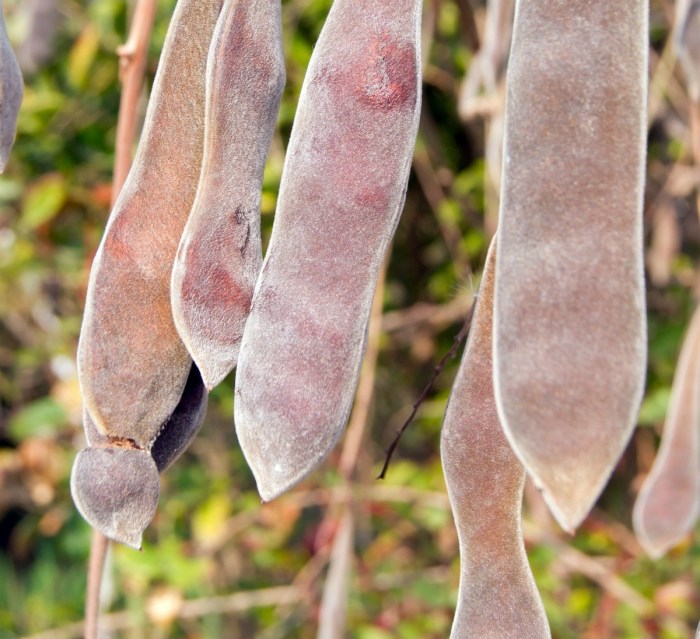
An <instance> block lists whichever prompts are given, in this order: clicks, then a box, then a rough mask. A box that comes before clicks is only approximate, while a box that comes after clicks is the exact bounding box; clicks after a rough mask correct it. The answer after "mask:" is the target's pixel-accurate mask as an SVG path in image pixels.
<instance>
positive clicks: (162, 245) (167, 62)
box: [71, 0, 221, 547]
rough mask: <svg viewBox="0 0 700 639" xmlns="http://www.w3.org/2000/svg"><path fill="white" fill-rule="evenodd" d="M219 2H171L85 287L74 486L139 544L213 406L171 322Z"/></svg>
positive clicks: (112, 533) (88, 513)
mask: <svg viewBox="0 0 700 639" xmlns="http://www.w3.org/2000/svg"><path fill="white" fill-rule="evenodd" d="M220 9H221V2H220V0H212V1H210V2H200V1H198V0H180V2H179V3H178V5H177V7H176V9H175V13H174V15H173V18H172V20H171V23H170V27H169V29H168V35H167V37H166V42H165V46H164V48H163V53H162V56H161V61H160V64H159V67H158V73H157V75H156V79H155V82H154V86H153V91H152V96H151V100H150V103H149V108H148V111H147V115H146V122H145V125H144V130H143V133H142V137H141V142H140V144H139V149H138V152H137V156H136V158H135V160H134V164H133V167H132V170H131V172H130V173H129V176H128V178H127V181H126V183H125V185H124V187H123V189H122V191H121V193H120V196H119V198H118V199H117V201H116V203H115V206H114V210H113V211H112V215H111V216H110V219H109V222H108V224H107V229H106V231H105V235H104V237H103V239H102V243H101V244H100V248H99V250H98V253H97V256H96V257H95V261H94V264H93V268H92V271H91V274H90V281H89V284H88V294H87V301H86V308H85V317H84V320H83V327H82V331H81V335H80V343H79V347H78V372H79V377H80V384H81V388H82V393H83V401H84V405H85V413H86V422H85V428H86V432H87V435H88V443H89V444H90V445H91V446H94V447H91V448H88V449H86V450H83V451H81V452H80V453H79V454H78V456H77V458H76V460H75V463H74V466H73V471H72V474H71V492H72V495H73V499H74V501H75V503H76V505H77V506H78V508H79V510H80V512H81V514H82V515H83V516H84V517H85V518H86V519H87V520H88V522H89V523H90V524H91V525H93V526H94V527H95V528H96V529H97V530H99V531H100V532H102V533H103V534H105V535H106V536H108V537H110V538H112V539H115V540H117V541H121V542H123V543H127V544H129V545H132V546H134V547H139V546H140V543H141V532H142V530H143V529H144V528H145V527H146V526H147V525H148V523H149V522H150V520H151V518H152V517H153V514H154V512H155V506H156V503H157V500H158V493H159V478H158V467H159V466H161V467H164V466H165V465H167V463H169V462H170V460H171V459H172V458H174V457H175V456H176V455H177V454H179V452H181V450H182V448H183V447H184V446H185V445H186V444H187V442H188V441H189V440H190V439H191V437H192V436H194V433H196V431H197V430H198V429H199V427H200V425H201V420H202V419H203V416H204V411H205V407H206V393H205V391H204V385H203V383H202V379H201V376H200V375H199V372H198V371H197V370H195V369H193V366H192V360H191V358H190V356H189V354H188V353H187V350H186V349H185V347H184V345H183V344H182V342H181V340H180V338H179V336H178V334H177V331H176V330H175V326H174V324H173V319H172V313H171V307H170V274H171V269H172V264H173V261H174V259H175V253H176V250H177V246H178V242H179V240H180V236H181V235H182V230H183V228H184V226H185V222H186V219H187V215H188V213H189V211H190V209H191V206H192V201H193V200H194V196H195V192H196V188H197V183H198V178H199V173H200V169H201V158H202V146H203V138H204V96H205V88H204V78H205V66H206V59H207V53H208V50H209V45H210V42H211V38H212V35H213V32H214V26H215V24H216V20H217V18H218V15H219V12H220ZM175 149H176V150H177V151H174V150H175ZM188 379H189V384H188ZM158 441H160V442H161V445H160V447H156V443H157V442H158Z"/></svg>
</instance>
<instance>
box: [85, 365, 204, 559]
mask: <svg viewBox="0 0 700 639" xmlns="http://www.w3.org/2000/svg"><path fill="white" fill-rule="evenodd" d="M207 397H208V395H207V391H206V388H205V387H204V383H203V382H202V378H201V376H200V374H199V371H198V370H197V367H196V366H195V365H194V364H193V365H192V367H191V370H190V374H189V377H188V379H187V383H186V384H185V389H184V391H183V393H182V397H181V398H180V402H179V403H178V405H177V406H176V408H175V410H174V411H173V413H172V415H170V417H169V418H168V420H167V421H166V422H165V423H164V424H163V425H162V426H161V428H160V432H159V433H158V436H157V437H156V439H155V441H154V443H153V446H152V447H151V449H150V450H148V451H147V450H143V449H139V448H138V447H137V446H136V445H135V443H134V442H133V441H131V440H128V439H123V438H115V437H108V436H106V435H103V434H102V433H101V432H100V431H99V430H98V429H97V426H95V422H94V420H93V419H92V417H91V416H90V413H89V412H88V411H87V409H86V408H85V407H83V426H84V429H85V436H86V439H87V443H88V448H86V449H84V450H82V451H80V452H79V453H78V456H77V457H76V460H75V463H74V464H73V470H72V473H71V493H72V495H73V500H74V502H75V504H76V506H77V508H78V511H79V512H80V514H81V515H82V516H83V518H84V519H85V520H86V521H87V522H88V523H89V524H90V525H91V526H92V527H93V528H95V529H97V530H99V531H100V532H101V533H102V534H103V535H105V536H106V537H108V538H110V539H113V540H114V541H118V542H120V543H123V544H127V545H128V546H131V547H132V548H136V549H138V548H140V547H141V538H142V535H143V531H144V530H145V528H146V527H147V526H148V524H149V523H150V522H151V520H152V519H153V516H154V515H155V511H156V506H157V504H158V496H159V494H160V481H159V478H158V473H162V472H163V471H164V470H166V469H167V468H168V467H169V466H170V465H171V464H172V463H173V462H174V461H175V460H176V459H177V458H178V457H179V456H180V455H181V454H182V453H183V452H184V450H185V449H186V448H187V446H189V444H190V442H191V441H192V439H194V437H195V435H196V434H197V432H199V429H200V428H201V426H202V423H203V422H204V416H205V414H206V409H207Z"/></svg>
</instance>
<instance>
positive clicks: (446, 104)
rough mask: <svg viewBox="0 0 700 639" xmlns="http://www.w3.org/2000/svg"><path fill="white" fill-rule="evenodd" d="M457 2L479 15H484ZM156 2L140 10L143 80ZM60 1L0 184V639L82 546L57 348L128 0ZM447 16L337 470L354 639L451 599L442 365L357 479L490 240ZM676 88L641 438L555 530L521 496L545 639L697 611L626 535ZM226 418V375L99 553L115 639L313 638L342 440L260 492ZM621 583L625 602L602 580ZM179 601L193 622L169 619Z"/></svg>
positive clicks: (71, 608) (295, 3) (70, 398)
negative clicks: (239, 598) (588, 500)
mask: <svg viewBox="0 0 700 639" xmlns="http://www.w3.org/2000/svg"><path fill="white" fill-rule="evenodd" d="M330 4H331V2H330V0H287V1H285V2H283V16H284V26H285V50H286V54H287V63H288V81H287V87H286V90H285V97H284V101H283V104H282V108H281V111H280V117H279V133H278V135H277V136H276V138H275V140H274V142H273V148H272V152H271V157H270V161H269V165H268V167H267V170H266V174H265V181H264V194H263V200H262V202H263V205H262V209H263V210H262V213H263V232H264V236H265V238H268V237H269V233H270V229H271V225H272V220H273V214H274V208H275V203H276V192H277V187H278V184H279V179H280V176H281V171H282V165H283V159H284V148H285V146H286V142H287V139H288V137H289V132H290V130H291V126H292V122H293V116H294V110H295V105H296V102H297V99H298V96H299V91H300V88H301V83H302V81H303V77H304V70H305V68H306V65H307V63H308V60H309V57H310V55H311V52H312V50H313V44H314V41H315V39H316V37H317V36H318V33H319V31H320V29H321V27H322V24H323V20H324V18H325V15H326V13H327V11H328V8H329V6H330ZM474 4H475V6H476V8H477V10H476V18H477V22H480V21H481V20H482V19H483V6H481V4H480V3H478V2H475V3H474ZM21 5H22V3H21V2H20V1H19V0H8V1H6V2H5V12H6V15H7V21H8V28H9V31H10V36H11V39H13V41H14V43H15V44H19V43H20V42H22V40H23V38H25V37H26V33H27V25H26V24H25V23H23V14H22V11H21V8H22V6H21ZM172 5H173V0H162V1H161V2H160V5H159V9H158V16H157V20H156V28H155V32H154V35H153V40H152V44H151V49H150V62H149V67H148V80H149V81H150V80H151V79H152V77H153V74H154V72H155V69H156V65H157V56H158V52H159V50H160V48H161V46H162V43H163V39H164V36H165V31H166V28H167V22H168V19H169V16H170V13H171V10H172ZM56 6H57V8H58V12H59V15H60V20H59V22H58V27H57V31H56V34H55V39H54V42H53V53H52V55H51V56H50V58H49V59H48V61H47V62H46V63H45V64H43V65H42V66H41V67H40V68H39V69H38V70H36V71H34V72H32V73H28V74H26V77H25V81H26V93H25V98H24V102H23V106H22V111H21V114H20V120H19V128H18V137H17V141H16V145H15V148H14V152H13V156H12V159H11V162H10V164H9V167H8V169H7V171H6V173H5V174H4V175H2V176H0V639H10V638H15V637H20V636H28V635H32V634H33V633H39V632H41V631H45V630H49V629H56V628H61V627H63V626H67V625H69V624H71V623H73V622H76V621H79V620H80V619H81V618H82V611H83V595H84V589H85V572H86V562H87V553H88V548H89V542H90V531H89V529H88V527H87V525H86V524H85V523H84V522H83V521H82V519H81V518H80V517H79V516H78V515H77V513H76V511H75V509H74V508H73V505H72V503H71V500H70V496H69V490H68V477H69V472H70V467H71V463H72V459H73V456H74V454H75V450H76V449H77V448H79V447H80V446H81V442H82V428H81V413H80V393H79V388H78V383H77V377H76V371H75V364H74V356H75V350H76V344H77V338H78V333H79V329H80V322H81V310H82V304H83V299H84V294H85V286H86V280H87V274H88V269H89V264H90V261H91V258H92V256H93V255H94V253H95V250H96V248H97V245H98V243H99V239H100V236H101V233H102V230H103V228H104V224H105V220H106V218H107V215H108V207H109V198H110V176H111V170H112V164H113V152H114V133H115V127H116V117H117V108H118V102H119V85H118V63H117V59H116V56H115V53H114V52H115V49H116V47H117V46H118V45H119V44H120V43H122V42H123V41H124V40H125V37H126V36H125V33H126V25H127V17H128V13H129V7H128V6H126V5H125V3H124V2H123V1H122V0H99V1H96V2H89V3H80V2H75V1H74V0H58V1H57V4H56ZM465 6H466V2H464V0H460V1H459V2H458V1H457V0H441V1H436V2H426V14H429V17H430V21H428V20H426V23H428V24H434V25H435V28H434V30H433V33H432V36H431V38H430V39H429V41H428V44H427V45H426V46H427V55H426V67H425V69H426V73H425V77H426V85H425V91H424V110H423V115H422V123H421V124H422V126H421V132H420V135H419V140H418V145H417V151H416V158H417V159H416V163H417V165H419V166H421V167H422V168H423V170H422V173H421V174H420V175H418V173H417V172H414V173H413V174H412V176H411V181H410V185H409V191H408V196H407V200H406V207H405V212H404V215H403V218H402V221H401V224H400V226H399V228H398V230H397V234H396V239H395V241H394V244H393V251H392V255H391V261H390V264H389V268H388V275H387V282H386V288H385V298H384V321H383V324H382V326H383V330H382V333H381V350H380V353H379V364H378V367H377V378H376V385H375V393H374V401H373V406H372V411H371V418H370V425H369V426H370V428H369V431H368V435H367V436H366V438H365V442H364V446H363V449H362V452H361V454H360V457H359V459H358V463H357V468H356V470H355V474H354V480H355V483H354V485H353V495H354V502H353V512H354V515H355V534H354V559H353V571H352V575H351V581H350V594H349V603H348V628H349V630H348V636H351V637H353V638H355V639H388V638H389V637H405V638H409V639H410V638H413V637H416V638H419V637H420V638H429V637H436V638H437V637H446V636H448V634H449V628H450V625H451V619H452V614H453V606H454V602H455V598H456V591H457V585H458V572H459V566H458V564H459V560H458V553H457V539H456V533H455V531H454V527H453V525H452V522H451V515H450V513H449V509H448V507H447V501H446V496H445V490H444V482H443V479H442V471H441V468H440V463H439V453H438V444H439V429H440V424H441V420H442V415H443V411H444V407H445V402H446V400H447V397H448V394H449V389H450V384H451V381H452V379H453V377H454V374H455V371H456V365H457V359H453V360H451V361H450V362H449V363H448V365H447V366H446V368H445V370H444V371H443V373H442V375H441V376H440V378H439V379H438V381H437V383H436V385H435V388H434V389H433V391H432V392H431V393H430V394H429V396H428V399H427V401H426V402H424V403H423V405H422V406H421V408H420V410H419V412H418V416H417V419H416V421H415V423H414V424H413V426H412V427H411V428H410V429H409V430H408V432H407V433H406V435H405V436H404V438H403V440H402V442H401V446H400V448H399V451H398V453H397V458H396V460H395V461H394V463H393V465H392V466H391V468H390V471H389V475H388V478H387V480H385V481H384V482H377V481H376V480H375V479H374V478H375V477H376V475H377V472H378V470H379V468H380V467H381V464H382V462H383V457H384V453H383V448H384V447H385V446H386V445H387V444H388V443H389V441H390V440H391V438H392V437H393V433H394V431H395V429H396V428H397V427H398V426H400V424H401V422H402V421H403V419H404V418H405V417H406V415H407V414H408V413H409V412H410V407H411V405H412V403H413V401H414V400H415V398H416V397H417V396H418V395H419V393H420V391H421V389H422V387H423V385H424V384H425V383H426V381H427V380H428V379H429V378H430V375H431V372H432V367H433V366H434V365H435V362H436V361H437V360H438V359H439V358H440V357H441V356H442V355H443V354H444V353H445V352H447V350H448V349H449V348H450V345H451V344H452V340H453V338H454V336H455V335H456V333H457V332H458V331H459V328H460V325H461V323H462V321H463V317H464V314H465V312H466V308H467V306H468V301H469V299H470V298H471V296H472V295H473V292H474V291H475V289H476V286H477V284H478V274H479V272H480V269H481V264H482V262H483V258H484V256H485V251H486V248H487V246H488V235H489V232H490V230H489V224H488V211H487V209H488V194H487V189H486V187H485V186H484V184H485V178H486V173H487V167H486V164H485V161H484V157H483V156H484V146H485V141H484V121H483V120H481V119H478V118H477V119H473V120H471V121H469V122H467V123H463V122H461V121H460V118H459V116H458V113H457V106H456V104H457V101H456V97H457V93H458V90H459V82H460V81H461V78H462V77H463V75H464V73H465V70H466V69H467V68H468V65H469V63H470V60H471V59H472V58H473V52H472V51H471V50H470V47H469V43H468V39H467V38H466V37H465V35H464V33H463V30H462V27H461V25H462V21H461V20H462V17H463V16H462V13H461V12H462V11H464V8H465ZM669 6H670V5H669V3H668V2H665V1H664V2H662V1H661V0H659V1H657V2H652V34H653V45H654V50H655V52H656V53H657V54H658V52H659V51H660V50H661V49H662V48H663V47H664V46H665V43H666V41H667V38H668V31H669V25H668V16H669V15H670V9H669ZM654 60H655V58H654V56H653V55H652V70H653V63H654ZM676 93H677V92H676ZM678 100H679V98H678V97H677V96H676V97H675V98H673V97H668V96H664V100H663V103H662V104H661V106H660V108H659V111H658V113H657V114H656V118H655V120H654V122H653V126H652V128H651V133H650V144H649V150H650V160H649V167H650V168H649V186H648V198H647V201H648V205H647V208H646V212H645V215H646V218H647V221H648V224H647V229H648V233H647V244H648V245H649V246H650V247H651V248H653V246H654V242H655V241H657V240H658V237H657V231H655V228H656V227H655V225H654V222H655V219H656V217H655V216H657V215H658V209H659V207H660V202H662V201H663V202H671V205H672V209H673V215H674V219H675V222H676V225H677V228H678V230H679V234H680V238H681V244H680V249H679V250H676V251H675V253H673V254H671V255H670V256H667V257H666V262H665V263H664V264H665V265H666V266H667V267H668V269H670V275H669V277H668V278H666V279H665V280H664V278H663V277H659V276H658V269H659V267H655V268H656V269H657V270H656V271H653V269H651V268H650V277H649V296H648V300H649V340H650V342H649V374H648V391H647V395H646V399H645V401H644V404H643V406H642V411H641V415H640V425H641V426H642V428H640V430H639V431H638V432H637V433H636V434H635V437H634V439H633V441H632V442H631V444H630V446H629V449H628V451H627V453H626V454H625V456H624V458H623V459H622V460H621V462H620V465H619V467H618V469H617V471H616V473H615V475H614V476H613V479H612V481H611V484H610V486H609V488H608V489H607V490H606V492H605V494H604V495H603V496H602V498H601V500H600V503H599V505H598V507H597V508H596V509H595V510H594V512H593V513H592V514H591V516H590V517H589V519H588V520H587V521H586V522H585V523H584V525H583V526H582V528H581V530H580V531H579V533H578V534H577V536H576V537H575V538H574V539H569V538H567V537H565V536H564V535H563V534H562V533H560V532H559V531H558V530H557V529H556V527H555V526H554V525H553V524H552V523H551V522H550V521H549V520H548V519H547V517H546V516H545V515H543V514H542V504H541V503H540V502H539V501H538V498H537V496H536V495H533V494H529V495H528V499H527V500H526V504H527V508H526V521H528V522H530V530H531V532H530V533H529V534H527V535H526V539H527V544H528V550H529V556H530V560H531V563H532V566H533V571H534V573H535V578H536V580H537V583H538V585H539V587H540V590H541V592H542V596H543V599H544V602H545V605H546V609H547V613H548V616H549V619H550V622H551V625H552V631H553V636H554V637H555V638H557V639H569V638H574V637H587V638H591V639H592V638H598V637H600V638H603V637H616V638H630V639H631V638H635V639H639V638H644V637H665V638H677V637H678V638H680V637H689V636H691V631H692V628H694V625H695V622H696V620H697V617H698V615H699V614H700V601H699V600H698V598H699V597H698V587H697V584H698V580H699V579H700V549H699V548H698V547H697V546H695V545H693V544H692V540H688V543H687V544H685V545H684V546H682V547H679V548H677V549H675V550H674V551H673V552H671V553H670V555H669V556H668V557H667V558H665V559H663V560H662V561H659V562H652V561H651V560H649V559H647V558H645V557H644V556H643V554H642V552H641V551H640V549H639V547H638V545H637V544H636V542H635V541H634V539H633V538H632V537H631V534H630V531H629V523H630V512H631V506H632V503H633V498H634V495H635V494H636V491H637V490H638V488H639V484H640V479H641V476H642V475H643V474H644V473H646V472H648V470H649V467H650V464H651V460H652V458H653V454H654V451H655V448H656V446H657V442H658V435H657V431H658V430H659V428H660V426H661V425H662V423H663V419H664V415H665V412H666V409H667V405H668V400H669V394H670V385H671V381H672V377H673V371H674V367H675V359H676V356H677V353H678V350H679V347H680V341H681V339H682V336H683V332H684V329H685V326H686V324H687V321H688V318H689V316H690V313H691V312H692V308H693V298H694V294H693V289H694V287H695V286H696V285H697V268H696V265H697V261H698V257H699V256H700V251H699V249H700V227H699V225H698V222H697V220H698V217H697V213H698V212H697V211H696V210H695V203H694V199H693V197H692V196H693V193H692V187H691V188H689V189H687V192H686V193H681V194H679V193H674V194H672V195H671V194H666V193H665V192H664V190H663V189H664V188H665V182H666V179H665V178H666V177H668V174H669V172H670V170H671V169H672V168H673V167H674V166H677V165H688V164H689V163H690V159H689V144H688V126H687V122H686V120H685V114H684V112H683V106H684V104H683V102H682V99H681V101H680V102H679V101H678ZM145 101H146V96H144V100H143V103H142V105H141V112H143V108H144V107H145ZM431 193H432V194H431ZM434 193H437V194H438V195H437V197H436V196H435V195H433V194H434ZM662 266H663V264H662ZM662 270H663V269H662ZM655 273H657V274H655ZM421 305H433V306H431V307H430V309H432V310H431V312H430V313H428V319H425V317H424V316H420V317H423V319H422V320H421V319H420V318H419V319H416V317H418V316H417V315H416V313H415V311H416V310H417V309H418V310H420V309H421V308H424V307H421ZM455 309H456V310H455ZM440 318H442V319H440ZM613 365H614V363H613ZM591 374H595V372H592V373H591ZM232 410H233V380H232V378H230V379H227V380H226V382H225V383H224V384H222V385H221V386H220V387H219V388H217V389H215V390H214V392H213V393H212V395H211V401H210V407H209V412H208V416H207V421H206V425H205V427H204V429H203V431H202V433H201V435H200V436H199V438H198V439H197V440H196V441H195V443H194V444H193V445H192V447H191V448H190V450H189V451H188V452H187V453H186V454H185V456H184V457H183V458H182V459H181V460H180V461H179V462H178V463H177V464H176V465H175V466H174V467H173V468H172V469H171V470H169V471H168V473H167V474H166V475H165V476H164V477H163V490H162V497H161V502H160V507H159V511H158V514H157V516H156V519H155V521H154V522H153V524H152V525H151V526H150V528H149V529H148V530H147V532H146V538H145V545H144V552H143V553H135V552H134V551H132V550H129V549H127V548H124V547H116V548H114V549H113V552H112V555H111V559H110V563H109V567H108V578H107V581H106V588H105V597H106V605H107V608H108V609H110V610H113V611H126V613H125V615H122V616H121V617H119V616H118V617H116V618H115V619H116V621H115V620H113V621H114V623H117V625H118V624H119V623H120V624H121V626H119V628H121V629H120V630H118V631H115V633H114V634H113V635H112V636H114V637H128V638H137V637H156V638H161V637H162V638H166V637H173V638H180V637H189V638H195V637H197V638H199V637H201V638H203V639H205V638H206V639H214V638H218V637H238V636H241V637H243V636H246V637H249V636H256V637H258V636H259V637H262V638H274V637H300V638H301V637H312V636H315V629H316V623H317V618H318V613H319V603H320V600H321V593H322V590H323V584H324V576H325V574H326V571H327V564H328V555H329V553H330V548H331V542H332V539H333V534H334V531H335V528H336V527H337V525H338V520H337V517H336V516H335V514H334V513H336V507H337V503H335V502H337V500H338V499H339V497H338V495H339V493H338V490H339V488H338V487H339V485H340V478H339V476H338V472H337V470H336V468H337V461H338V452H337V451H336V452H334V454H333V455H332V456H331V458H330V459H329V460H328V461H327V462H326V463H325V464H324V466H323V468H322V469H321V470H320V471H318V472H316V473H315V474H314V475H313V476H312V477H311V478H310V479H308V480H307V481H305V482H304V483H303V485H302V486H300V487H299V488H297V489H295V490H294V491H292V493H290V494H289V495H288V496H285V497H283V498H281V499H278V500H276V501H275V502H273V503H271V504H265V505H261V504H260V502H259V498H258V496H257V493H256V491H255V486H254V482H253V479H252V476H251V474H250V472H249V471H248V469H247V467H246V465H245V462H244V459H243V456H242V454H241V452H240V450H239V448H238V447H237V444H236V439H235V434H234V430H233V424H232V419H231V415H232ZM533 530H534V531H535V532H534V533H533V532H532V531H533ZM542 530H546V531H547V532H546V534H541V532H542ZM567 547H568V548H570V549H571V551H570V552H569V553H568V554H567V553H566V552H564V551H563V550H562V549H563V548H567ZM572 552H573V554H571V553H572ZM582 558H583V559H582ZM586 560H587V561H588V562H589V563H586ZM590 562H593V563H592V564H591V563H590ZM591 565H592V566H594V568H591ZM596 567H597V568H596ZM616 580H617V581H616ZM620 583H621V584H623V585H626V586H627V587H628V589H629V591H631V592H633V593H635V595H636V597H635V596H628V595H625V593H626V592H627V591H625V590H624V589H623V591H622V593H623V594H620V593H621V590H620V588H619V584H620ZM289 584H294V585H295V586H296V587H297V589H298V591H299V592H301V593H302V596H301V597H297V598H295V599H294V598H293V599H292V600H291V601H288V602H286V603H285V602H280V603H278V604H277V605H274V606H271V605H263V606H254V607H249V608H247V609H245V610H243V611H238V612H235V613H234V612H227V610H228V608H227V607H226V605H227V604H226V601H227V600H226V596H227V595H228V594H230V593H237V592H240V591H248V590H251V591H257V590H258V589H265V588H269V587H271V586H286V585H289ZM640 601H641V602H642V603H643V605H642V604H640ZM183 602H188V603H190V604H191V603H194V604H197V605H199V606H200V608H199V610H200V611H204V612H201V613H197V614H195V613H193V614H192V615H191V616H189V617H188V616H187V615H184V614H183V610H185V609H186V608H183ZM207 606H209V607H208V608H207ZM217 606H218V608H217ZM196 609H197V608H196V606H195V607H194V608H192V610H195V612H196ZM188 610H189V608H188ZM45 636H46V637H50V636H54V635H50V634H48V635H45ZM55 636H56V637H58V636H77V634H75V632H73V634H70V633H69V634H66V635H59V634H56V635H55Z"/></svg>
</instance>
